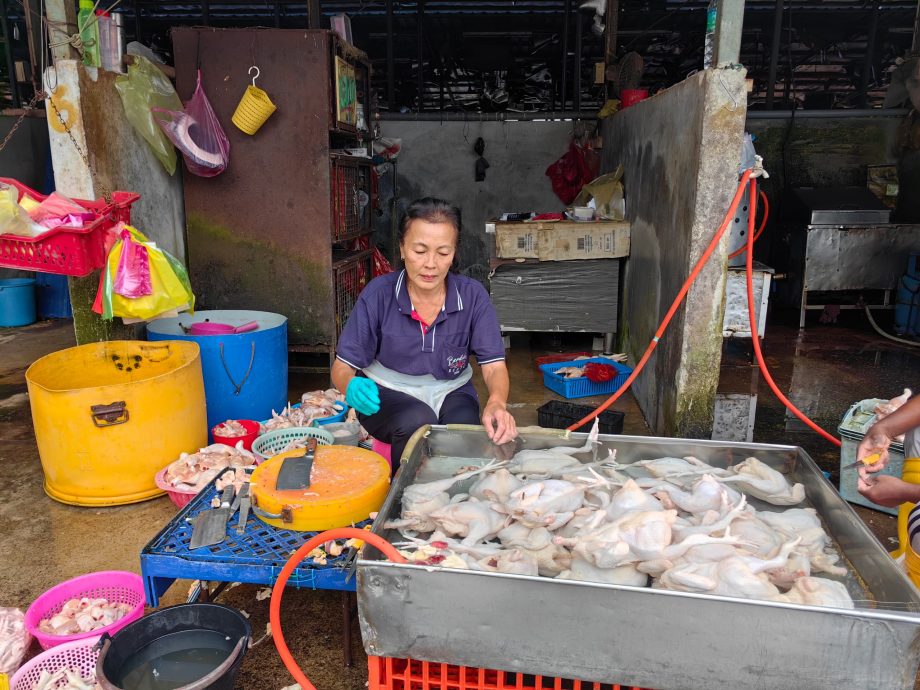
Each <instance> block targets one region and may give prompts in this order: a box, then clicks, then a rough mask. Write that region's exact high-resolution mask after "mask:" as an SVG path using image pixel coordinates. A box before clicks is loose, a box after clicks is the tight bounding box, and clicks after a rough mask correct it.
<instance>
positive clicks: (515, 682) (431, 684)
mask: <svg viewBox="0 0 920 690" xmlns="http://www.w3.org/2000/svg"><path fill="white" fill-rule="evenodd" d="M367 676H368V683H367V687H368V690H421V689H423V688H424V690H643V689H642V688H637V687H634V686H626V685H613V684H611V683H596V682H593V681H585V680H573V679H568V678H556V677H554V676H535V675H532V674H527V673H515V672H513V671H494V670H492V669H485V668H473V667H470V666H454V665H452V664H441V663H436V662H431V661H417V660H415V659H392V658H389V657H380V656H369V657H367ZM646 690H647V689H646Z"/></svg>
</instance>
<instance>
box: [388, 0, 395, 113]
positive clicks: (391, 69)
mask: <svg viewBox="0 0 920 690" xmlns="http://www.w3.org/2000/svg"><path fill="white" fill-rule="evenodd" d="M393 34H394V30H393V0H387V105H388V109H389V110H395V109H396V46H395V40H396V39H395V37H394V35H393Z"/></svg>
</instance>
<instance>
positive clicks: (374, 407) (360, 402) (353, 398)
mask: <svg viewBox="0 0 920 690" xmlns="http://www.w3.org/2000/svg"><path fill="white" fill-rule="evenodd" d="M345 402H347V403H348V404H349V405H350V406H351V407H353V408H355V409H356V410H357V411H358V412H360V413H361V414H363V415H366V416H368V417H369V416H370V415H372V414H377V413H378V412H379V411H380V391H378V390H377V384H376V383H374V382H373V381H371V380H370V379H366V378H363V377H361V376H355V377H354V378H353V379H352V380H351V381H349V382H348V389H347V390H346V391H345Z"/></svg>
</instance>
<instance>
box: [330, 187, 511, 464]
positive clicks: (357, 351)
mask: <svg viewBox="0 0 920 690" xmlns="http://www.w3.org/2000/svg"><path fill="white" fill-rule="evenodd" d="M459 236H460V211H459V209H457V208H456V207H455V206H452V205H450V204H448V203H447V202H446V201H441V200H440V199H432V198H425V199H420V200H418V201H415V202H413V203H412V204H411V205H410V206H409V208H408V209H407V210H406V216H405V218H404V219H403V222H402V225H401V226H400V234H399V248H400V254H401V255H402V260H403V263H404V265H405V268H404V269H403V270H402V271H399V272H393V273H390V274H388V275H384V276H380V277H378V278H375V279H374V280H372V281H371V282H370V283H368V285H367V287H365V288H364V290H363V291H362V292H361V294H360V295H359V297H358V301H357V303H356V304H355V307H354V309H353V310H352V313H351V316H349V318H348V322H347V323H346V324H345V328H344V329H343V330H342V335H341V336H340V338H339V343H338V347H337V349H336V360H335V363H334V364H333V365H332V382H333V384H334V385H335V386H336V387H337V388H338V389H339V390H343V391H345V397H346V401H347V402H348V404H349V405H351V406H352V407H353V408H355V410H356V411H357V413H358V418H359V419H360V420H361V424H362V425H363V426H364V428H365V429H367V431H368V432H369V433H370V434H371V435H372V436H373V437H374V438H376V439H379V440H381V441H383V442H384V443H389V444H391V446H392V450H391V456H392V458H393V460H394V467H395V466H396V463H398V461H399V459H400V458H401V457H402V453H403V450H404V449H405V447H406V442H407V441H408V440H409V437H410V436H411V435H412V434H413V433H415V431H416V430H417V429H418V428H419V427H421V426H424V425H426V424H478V423H479V422H480V421H481V422H482V425H483V426H484V427H485V429H486V433H487V434H488V435H489V438H490V439H491V440H492V441H493V443H495V444H502V443H505V442H507V441H510V440H512V439H513V438H515V437H516V436H517V427H516V425H515V422H514V417H512V416H511V413H510V412H508V409H507V403H508V389H509V380H508V369H507V367H506V366H505V348H504V345H503V343H502V337H501V331H500V330H499V326H498V319H497V318H496V316H495V309H494V308H493V307H492V302H491V301H490V300H489V295H488V293H487V292H486V291H485V289H484V288H483V287H482V285H481V284H480V283H478V282H477V281H475V280H473V279H472V278H468V277H466V276H462V275H459V274H457V273H453V272H451V268H452V267H453V265H454V257H455V255H456V252H457V243H458V240H459ZM471 355H472V356H475V357H476V360H477V361H478V362H479V365H480V367H481V369H482V376H483V379H484V380H485V384H486V388H487V389H488V391H489V398H488V400H486V403H485V406H484V407H483V409H482V414H481V415H480V411H479V398H478V397H477V395H476V390H475V389H474V387H473V384H472V370H471V368H470V365H469V358H470V356H471Z"/></svg>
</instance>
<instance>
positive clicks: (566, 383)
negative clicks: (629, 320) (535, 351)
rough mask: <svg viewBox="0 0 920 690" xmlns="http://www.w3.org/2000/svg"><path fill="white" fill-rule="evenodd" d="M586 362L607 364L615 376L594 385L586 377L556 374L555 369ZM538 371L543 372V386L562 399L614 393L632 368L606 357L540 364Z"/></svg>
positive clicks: (580, 365) (579, 365)
mask: <svg viewBox="0 0 920 690" xmlns="http://www.w3.org/2000/svg"><path fill="white" fill-rule="evenodd" d="M588 362H598V363H599V364H609V365H610V366H612V367H613V368H615V369H616V370H617V372H618V373H617V375H616V376H614V377H613V378H612V379H611V380H610V381H605V382H603V383H595V382H594V381H592V380H591V379H589V378H588V377H587V376H581V377H579V378H577V379H567V378H565V377H564V376H560V375H559V374H556V373H555V372H556V370H557V369H562V368H563V367H583V366H584V365H585V364H587V363H588ZM540 371H542V372H543V385H544V386H546V387H547V388H549V389H550V390H551V391H554V392H556V393H558V394H559V395H561V396H562V397H564V398H569V399H571V398H586V397H588V396H589V395H603V394H605V393H613V392H615V391H616V390H617V389H618V388H619V387H620V386H622V385H623V383H624V382H625V381H626V379H627V378H629V375H630V374H631V373H632V368H631V367H628V366H626V365H625V364H620V363H619V362H614V361H613V360H612V359H607V358H606V357H591V358H590V359H579V360H578V361H575V362H553V363H552V364H541V365H540Z"/></svg>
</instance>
